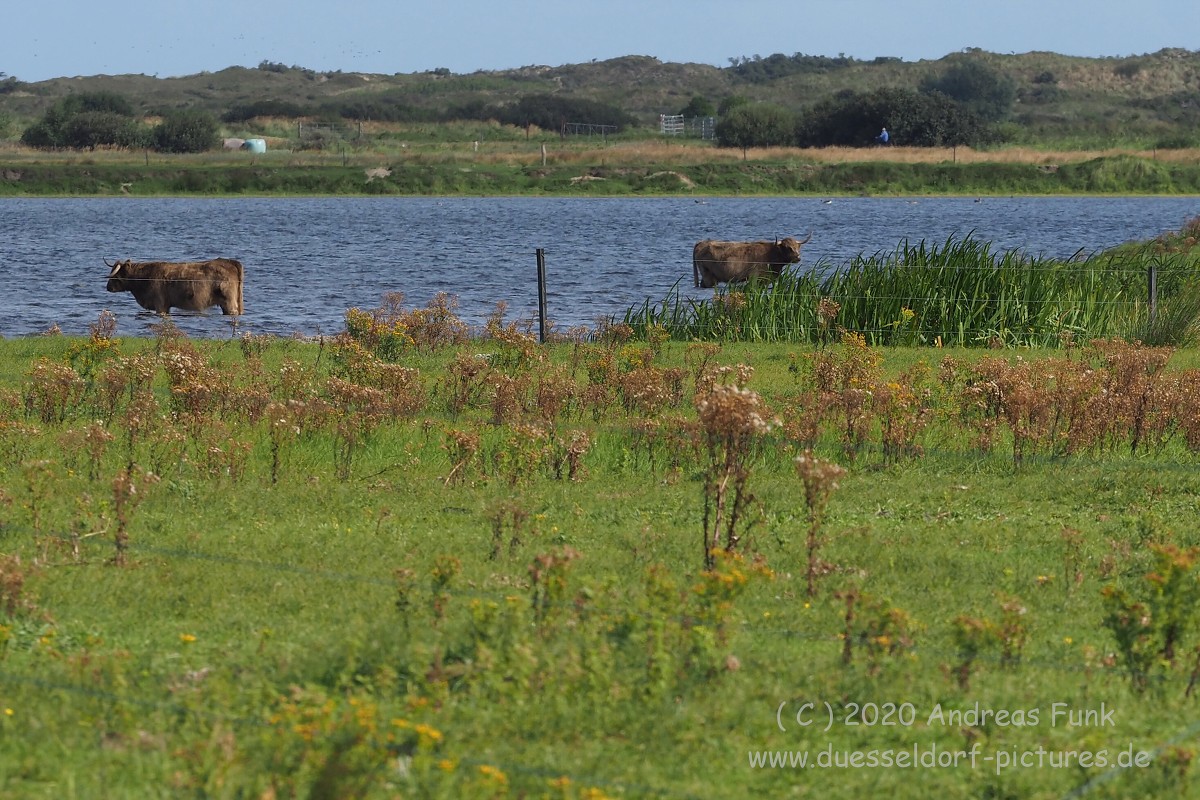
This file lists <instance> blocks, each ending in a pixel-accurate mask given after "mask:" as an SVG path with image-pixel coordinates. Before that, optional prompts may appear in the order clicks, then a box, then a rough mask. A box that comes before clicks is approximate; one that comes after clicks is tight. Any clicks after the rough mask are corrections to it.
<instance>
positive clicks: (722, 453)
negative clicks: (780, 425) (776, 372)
mask: <svg viewBox="0 0 1200 800" xmlns="http://www.w3.org/2000/svg"><path fill="white" fill-rule="evenodd" d="M696 411H697V414H698V416H699V420H700V426H701V428H702V429H703V431H704V436H705V441H706V443H707V449H708V465H707V467H706V469H705V473H704V517H703V527H704V530H703V533H704V568H705V569H712V568H713V563H714V551H716V550H718V549H724V550H725V551H726V552H735V551H736V550H737V549H738V547H739V545H740V544H741V540H742V536H743V533H744V531H743V528H744V527H745V525H746V515H747V512H748V511H749V509H750V506H751V504H752V503H753V502H754V496H753V494H751V492H750V490H749V481H750V470H751V466H752V465H753V463H754V461H755V459H756V458H757V455H758V450H757V449H756V443H757V440H758V439H759V438H760V437H761V436H763V435H765V434H766V433H767V432H768V431H770V430H771V427H772V424H773V420H772V419H771V418H770V412H769V411H768V410H767V407H766V403H765V402H764V401H763V399H762V398H761V397H760V396H759V395H758V394H756V393H755V392H753V391H751V390H749V389H742V388H739V387H737V386H729V385H718V386H714V387H713V388H712V390H711V391H710V392H709V393H708V394H707V395H705V396H704V397H702V398H700V399H699V400H697V402H696ZM722 540H723V543H722Z"/></svg>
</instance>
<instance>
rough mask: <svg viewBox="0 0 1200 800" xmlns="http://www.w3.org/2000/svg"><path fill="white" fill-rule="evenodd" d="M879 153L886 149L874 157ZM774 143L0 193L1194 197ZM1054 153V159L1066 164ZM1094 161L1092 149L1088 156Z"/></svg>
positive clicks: (209, 171) (1113, 180) (450, 154)
mask: <svg viewBox="0 0 1200 800" xmlns="http://www.w3.org/2000/svg"><path fill="white" fill-rule="evenodd" d="M880 151H882V152H880ZM880 151H854V150H840V151H837V152H833V153H830V152H824V151H774V150H765V151H758V152H752V153H748V154H746V157H745V158H742V157H741V154H740V153H739V152H737V151H728V150H726V151H720V150H714V149H713V148H699V147H694V146H690V147H664V146H650V145H639V144H634V143H620V144H619V145H617V146H613V147H611V148H610V147H600V146H593V147H586V146H573V147H557V148H554V149H552V150H551V151H550V155H548V156H547V158H546V160H545V163H542V161H541V159H540V157H539V156H538V155H537V153H536V152H535V151H531V150H530V148H529V146H528V145H526V146H524V148H510V147H508V146H506V145H503V144H491V145H489V146H488V147H485V148H483V150H482V151H481V152H480V151H474V150H471V149H470V148H469V147H468V146H466V145H460V146H458V147H446V146H429V147H426V148H424V149H417V148H414V149H413V150H412V151H411V152H408V151H397V152H377V153H364V152H349V153H347V152H343V153H325V154H314V153H299V154H294V153H288V152H283V151H278V152H271V153H268V154H266V155H265V156H250V155H235V156H220V155H215V154H214V155H210V156H202V157H175V158H164V157H162V156H154V157H150V156H148V155H147V156H146V157H145V158H144V159H139V158H138V157H137V154H128V153H125V154H122V153H97V154H94V155H87V156H80V155H78V154H77V155H74V156H68V155H63V156H61V157H54V156H51V157H45V156H39V157H33V156H31V155H30V154H28V153H20V154H11V155H10V156H8V157H2V156H0V196H64V195H70V196H105V195H113V196H118V195H133V196H157V195H191V194H197V195H243V194H251V195H456V194H465V195H492V196H504V195H538V194H547V195H584V196H586V195H637V194H651V195H679V194H684V195H689V194H690V195H780V194H812V195H864V194H871V195H907V194H922V195H940V194H946V195H964V194H965V195H989V194H1024V195H1046V194H1200V159H1196V158H1188V157H1186V154H1185V153H1180V152H1171V153H1165V152H1164V153H1163V154H1162V155H1161V156H1160V155H1159V154H1157V153H1144V154H1127V153H1114V154H1075V155H1074V156H1069V155H1066V154H1046V153H1035V152H1032V151H1020V154H1019V155H1018V156H1015V157H1014V155H1013V154H1003V153H996V154H978V153H973V152H970V151H964V152H963V153H962V154H959V153H957V152H953V151H936V152H922V151H917V150H913V149H903V148H894V149H890V148H889V149H884V148H881V149H880ZM1056 156H1063V157H1062V158H1061V159H1060V158H1056ZM1089 156H1090V157H1089Z"/></svg>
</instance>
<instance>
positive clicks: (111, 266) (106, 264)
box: [104, 258, 116, 269]
mask: <svg viewBox="0 0 1200 800" xmlns="http://www.w3.org/2000/svg"><path fill="white" fill-rule="evenodd" d="M104 266H106V267H108V268H109V269H112V268H113V267H115V266H116V264H110V263H108V259H107V258H106V259H104Z"/></svg>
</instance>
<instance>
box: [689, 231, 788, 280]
mask: <svg viewBox="0 0 1200 800" xmlns="http://www.w3.org/2000/svg"><path fill="white" fill-rule="evenodd" d="M811 240H812V234H811V233H810V234H808V236H806V237H805V238H803V239H795V238H793V237H791V236H788V237H786V238H783V239H776V240H775V241H773V242H720V241H717V240H715V239H705V240H704V241H701V242H697V243H696V246H695V247H694V248H692V277H693V278H694V279H695V282H696V285H697V286H699V287H702V288H705V289H711V288H712V287H714V286H716V285H717V284H718V283H742V282H744V281H748V280H750V279H751V278H761V279H765V280H767V281H773V280H775V278H777V277H779V273H780V272H782V271H783V268H784V267H786V266H787V265H788V264H795V263H798V262H799V261H800V247H801V246H802V245H805V244H808V242H809V241H811Z"/></svg>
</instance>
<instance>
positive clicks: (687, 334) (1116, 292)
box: [624, 235, 1200, 347]
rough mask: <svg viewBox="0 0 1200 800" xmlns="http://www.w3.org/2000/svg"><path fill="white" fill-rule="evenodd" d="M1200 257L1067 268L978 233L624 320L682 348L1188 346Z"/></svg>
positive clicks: (1142, 253) (1145, 257) (1104, 258)
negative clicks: (825, 303) (849, 342)
mask: <svg viewBox="0 0 1200 800" xmlns="http://www.w3.org/2000/svg"><path fill="white" fill-rule="evenodd" d="M1192 261H1193V259H1191V258H1190V257H1189V256H1187V255H1186V254H1166V255H1164V254H1162V253H1154V252H1152V251H1151V250H1150V249H1149V248H1144V247H1143V248H1139V247H1132V248H1122V249H1119V250H1114V251H1107V252H1102V253H1099V254H1093V255H1086V256H1085V255H1083V253H1082V251H1081V252H1078V253H1076V254H1075V255H1074V256H1072V257H1071V258H1069V259H1066V260H1059V259H1050V258H1043V257H1039V256H1029V255H1027V254H1025V253H1023V252H1021V251H1018V250H1007V251H996V250H994V249H993V247H992V245H991V243H989V242H984V241H981V240H978V239H976V238H974V237H973V236H971V235H968V236H966V237H965V238H961V239H960V238H956V237H953V236H952V237H950V238H948V239H947V240H946V241H945V243H944V244H941V245H938V244H929V243H927V242H926V241H924V240H922V241H920V242H918V243H916V244H911V243H910V242H908V241H907V240H905V241H903V242H901V243H900V244H898V245H897V246H896V248H895V249H894V250H892V251H880V252H877V253H875V254H873V255H865V254H860V255H858V256H856V257H854V258H852V259H851V260H849V261H848V262H846V263H845V264H843V265H841V266H839V267H837V268H832V267H831V266H830V265H829V264H828V263H826V262H818V264H817V265H816V266H814V267H812V268H810V269H809V270H808V271H806V272H803V273H801V272H797V271H794V270H790V271H785V272H784V273H783V274H782V275H781V276H780V277H779V278H778V279H777V280H776V281H775V282H774V283H773V284H765V283H758V282H751V283H749V284H744V285H739V286H734V287H722V288H719V289H718V290H717V291H716V292H715V293H714V294H713V297H712V298H711V299H710V300H696V299H692V298H685V297H683V296H682V295H681V293H680V291H679V287H678V285H676V286H674V287H672V289H671V290H670V291H669V292H668V294H667V296H666V297H665V298H664V299H663V300H662V301H660V302H658V303H652V302H651V301H649V300H647V301H646V302H644V303H643V304H642V305H640V306H634V307H632V308H630V309H629V310H628V311H626V313H625V316H624V322H625V323H626V324H628V325H630V326H631V327H633V328H634V329H635V331H637V332H639V333H640V334H644V333H645V332H646V331H647V330H649V329H650V328H651V327H652V326H657V327H661V328H664V329H666V330H667V331H669V332H670V334H671V336H672V337H673V338H676V339H683V340H693V339H697V340H716V341H733V340H744V341H790V342H816V343H819V342H821V341H822V340H824V339H827V338H828V335H829V333H830V331H829V327H830V325H832V326H834V327H840V328H843V329H845V330H848V331H852V332H855V333H858V334H860V335H862V336H863V337H864V338H865V340H866V341H867V342H868V343H870V344H872V345H934V346H935V345H939V344H940V345H946V346H950V345H958V346H972V345H985V346H997V345H1006V346H1014V345H1018V346H1036V347H1044V346H1053V345H1056V344H1058V343H1060V342H1062V341H1064V340H1068V339H1076V340H1078V339H1085V338H1092V337H1108V336H1120V337H1123V338H1128V339H1137V340H1141V341H1146V342H1147V343H1155V344H1160V343H1164V344H1182V343H1186V342H1187V341H1191V340H1193V339H1194V338H1195V332H1196V320H1197V318H1198V317H1200V285H1198V284H1196V283H1195V282H1194V281H1192V280H1191V279H1190V278H1189V275H1190V274H1191V271H1192V270H1191V267H1192ZM1151 268H1153V269H1154V270H1155V271H1156V274H1157V288H1158V294H1157V310H1156V313H1155V314H1153V319H1152V318H1151V317H1152V315H1151V311H1150V305H1149V299H1148V275H1149V272H1150V269H1151ZM822 298H828V300H831V301H833V302H836V303H837V304H838V307H839V312H838V315H837V317H836V319H834V320H832V322H829V321H825V320H823V319H822V318H821V316H820V314H819V313H818V312H819V309H818V306H819V303H820V301H821V299H822Z"/></svg>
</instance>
